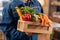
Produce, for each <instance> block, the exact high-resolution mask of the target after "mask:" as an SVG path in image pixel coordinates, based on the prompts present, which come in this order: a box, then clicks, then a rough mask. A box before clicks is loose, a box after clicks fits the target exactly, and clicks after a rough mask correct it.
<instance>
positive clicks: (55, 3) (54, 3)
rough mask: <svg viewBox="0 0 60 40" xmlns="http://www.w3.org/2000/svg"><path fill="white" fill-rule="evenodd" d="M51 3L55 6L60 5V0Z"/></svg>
mask: <svg viewBox="0 0 60 40" xmlns="http://www.w3.org/2000/svg"><path fill="white" fill-rule="evenodd" d="M51 5H53V6H60V2H58V1H53V2H51Z"/></svg>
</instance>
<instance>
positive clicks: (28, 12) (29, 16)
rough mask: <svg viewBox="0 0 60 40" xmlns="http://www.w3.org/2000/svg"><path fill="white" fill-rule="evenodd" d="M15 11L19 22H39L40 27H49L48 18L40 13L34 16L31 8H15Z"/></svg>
mask: <svg viewBox="0 0 60 40" xmlns="http://www.w3.org/2000/svg"><path fill="white" fill-rule="evenodd" d="M16 11H17V13H18V15H19V17H20V20H21V21H31V22H33V21H35V22H36V21H39V22H40V23H41V24H42V26H46V25H48V26H51V21H50V20H49V18H48V16H47V15H45V14H42V13H38V14H37V15H36V14H35V11H34V9H33V8H30V7H28V6H25V7H21V8H19V7H16Z"/></svg>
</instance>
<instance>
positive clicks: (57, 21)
mask: <svg viewBox="0 0 60 40" xmlns="http://www.w3.org/2000/svg"><path fill="white" fill-rule="evenodd" d="M49 19H50V20H52V21H53V22H56V23H60V18H57V17H52V16H49Z"/></svg>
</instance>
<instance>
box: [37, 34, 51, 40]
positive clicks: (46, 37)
mask: <svg viewBox="0 0 60 40" xmlns="http://www.w3.org/2000/svg"><path fill="white" fill-rule="evenodd" d="M38 40H50V34H38Z"/></svg>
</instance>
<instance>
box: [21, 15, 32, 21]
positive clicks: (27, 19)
mask: <svg viewBox="0 0 60 40" xmlns="http://www.w3.org/2000/svg"><path fill="white" fill-rule="evenodd" d="M22 19H23V20H24V21H30V20H32V17H31V15H30V14H23V15H22Z"/></svg>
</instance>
